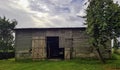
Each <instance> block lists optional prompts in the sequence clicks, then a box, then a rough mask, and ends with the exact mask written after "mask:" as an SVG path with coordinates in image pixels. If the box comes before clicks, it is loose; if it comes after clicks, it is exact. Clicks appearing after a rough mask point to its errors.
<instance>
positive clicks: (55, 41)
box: [15, 27, 111, 60]
mask: <svg viewBox="0 0 120 70" xmlns="http://www.w3.org/2000/svg"><path fill="white" fill-rule="evenodd" d="M85 29H86V28H85V27H66V28H16V29H15V34H16V36H15V37H16V38H15V58H16V59H33V60H36V59H71V58H86V57H90V58H92V57H96V52H95V50H94V49H93V48H92V47H91V46H90V44H89V42H88V38H89V36H88V35H87V34H86V32H85ZM110 49H111V48H110V46H109V47H108V48H106V49H105V50H102V51H101V53H102V54H103V55H104V56H105V58H109V57H110Z"/></svg>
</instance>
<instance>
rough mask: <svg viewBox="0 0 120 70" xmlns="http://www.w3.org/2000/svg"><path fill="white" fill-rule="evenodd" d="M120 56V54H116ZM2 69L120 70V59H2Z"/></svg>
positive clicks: (0, 65)
mask: <svg viewBox="0 0 120 70" xmlns="http://www.w3.org/2000/svg"><path fill="white" fill-rule="evenodd" d="M114 56H115V57H116V58H120V55H114ZM0 70H120V59H116V60H107V63H106V64H102V63H100V62H99V61H98V60H91V59H87V60H83V59H74V60H69V61H62V60H59V61H50V60H44V61H30V60H24V61H15V60H14V59H9V60H0Z"/></svg>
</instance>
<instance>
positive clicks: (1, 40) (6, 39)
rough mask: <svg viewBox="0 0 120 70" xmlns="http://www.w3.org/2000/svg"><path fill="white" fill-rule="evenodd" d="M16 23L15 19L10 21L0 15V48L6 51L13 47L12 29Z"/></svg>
mask: <svg viewBox="0 0 120 70" xmlns="http://www.w3.org/2000/svg"><path fill="white" fill-rule="evenodd" d="M16 24H17V21H16V20H12V21H10V20H9V19H6V17H3V18H2V17H0V50H2V51H4V52H7V51H8V50H10V49H12V48H13V44H14V40H13V39H14V37H13V32H14V31H13V29H14V27H15V26H16Z"/></svg>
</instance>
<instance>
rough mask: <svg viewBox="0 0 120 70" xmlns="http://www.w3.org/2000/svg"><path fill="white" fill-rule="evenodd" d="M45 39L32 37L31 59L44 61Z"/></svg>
mask: <svg viewBox="0 0 120 70" xmlns="http://www.w3.org/2000/svg"><path fill="white" fill-rule="evenodd" d="M43 50H45V37H33V40H32V58H33V59H44V58H45V57H46V55H45V53H46V52H45V51H43Z"/></svg>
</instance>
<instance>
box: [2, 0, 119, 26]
mask: <svg viewBox="0 0 120 70" xmlns="http://www.w3.org/2000/svg"><path fill="white" fill-rule="evenodd" d="M86 1H87V0H0V16H6V17H7V18H9V19H16V20H17V21H18V25H17V26H16V27H17V28H30V27H33V28H34V27H82V26H84V24H83V23H84V19H82V18H80V17H79V15H81V16H82V15H85V11H84V9H85V8H86V6H84V3H85V2H86ZM114 1H119V4H120V0H114Z"/></svg>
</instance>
